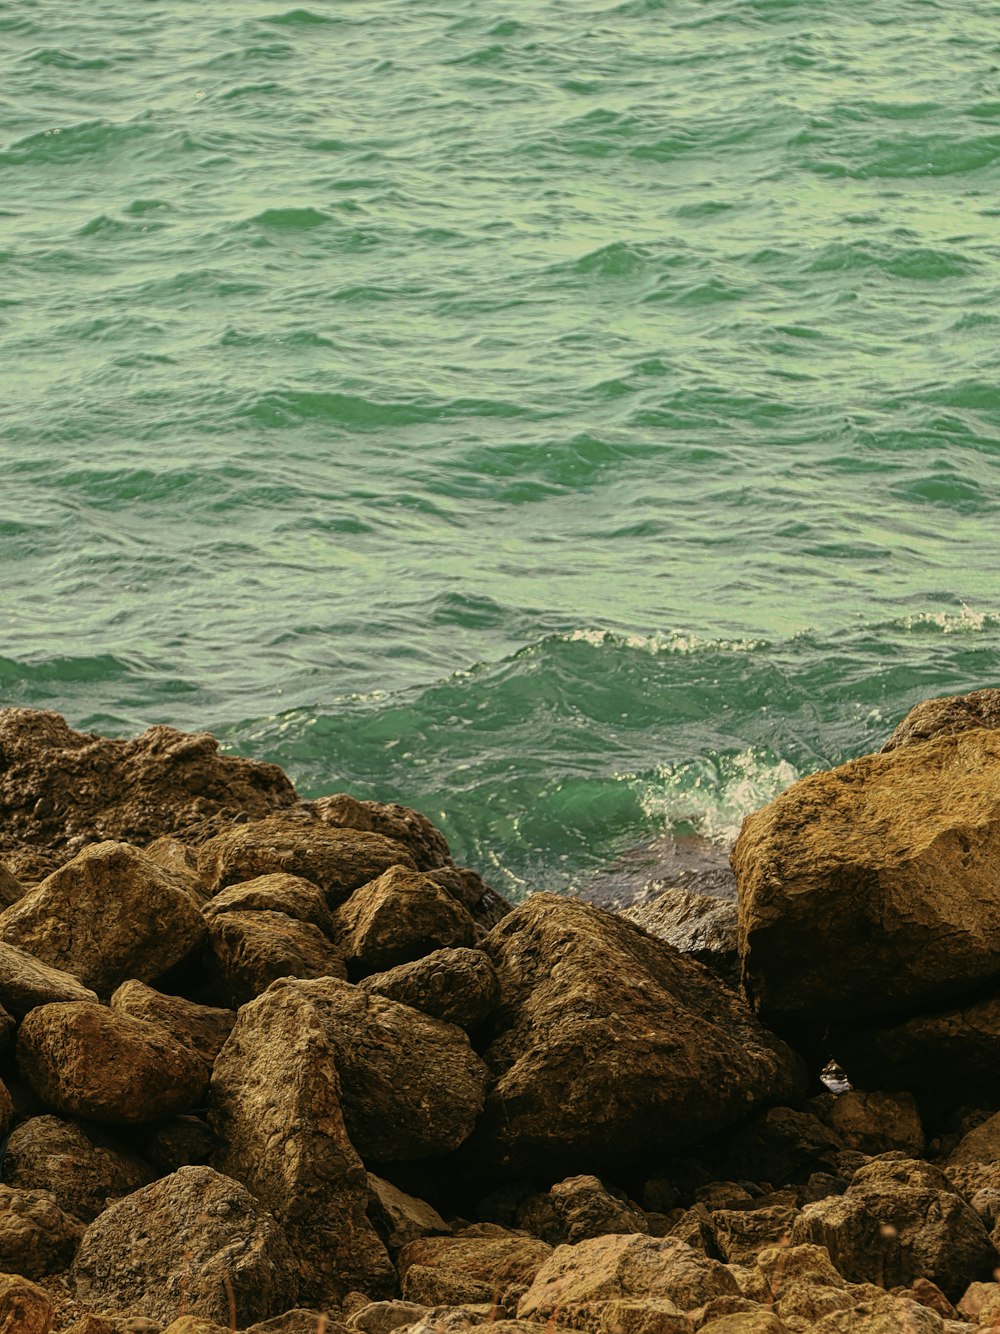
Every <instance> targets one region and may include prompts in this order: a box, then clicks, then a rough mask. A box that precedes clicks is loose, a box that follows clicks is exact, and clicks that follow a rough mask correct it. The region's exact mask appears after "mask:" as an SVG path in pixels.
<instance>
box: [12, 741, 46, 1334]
mask: <svg viewBox="0 0 1000 1334" xmlns="http://www.w3.org/2000/svg"><path fill="white" fill-rule="evenodd" d="M0 753H2V752H0ZM54 1321H55V1309H54V1308H53V1305H52V1302H51V1300H50V1298H49V1295H48V1293H47V1292H45V1290H44V1289H43V1288H40V1287H39V1286H38V1285H37V1284H36V1283H32V1282H31V1281H30V1280H29V1279H27V1278H22V1277H21V1275H20V1274H0V1334H49V1331H50V1330H51V1329H52V1327H53V1324H54Z"/></svg>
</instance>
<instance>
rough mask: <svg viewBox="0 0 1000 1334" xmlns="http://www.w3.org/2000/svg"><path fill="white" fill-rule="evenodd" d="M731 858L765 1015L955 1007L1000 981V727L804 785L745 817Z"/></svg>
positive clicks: (852, 1015) (756, 995)
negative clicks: (960, 1000)
mask: <svg viewBox="0 0 1000 1334" xmlns="http://www.w3.org/2000/svg"><path fill="white" fill-rule="evenodd" d="M732 860H733V868H734V870H735V872H736V878H737V883H738V887H739V898H740V954H741V958H742V968H743V982H744V986H745V988H746V989H747V993H748V995H750V996H751V997H752V998H753V1001H754V1004H755V1006H756V1008H757V1010H758V1011H759V1012H760V1013H761V1014H763V1015H765V1016H769V1017H771V1018H772V1019H773V1020H775V1021H777V1022H779V1023H786V1024H788V1023H809V1024H814V1025H819V1024H824V1025H825V1024H828V1023H830V1024H832V1023H838V1024H839V1023H844V1022H846V1021H855V1020H861V1021H864V1022H865V1023H866V1024H867V1023H870V1022H871V1021H872V1019H873V1018H874V1017H875V1016H878V1015H887V1016H892V1015H905V1014H908V1013H913V1012H914V1011H917V1010H920V1009H927V1008H932V1007H934V1006H935V1005H940V1004H948V1003H954V1002H955V1000H956V999H957V998H958V997H961V996H962V995H963V994H968V993H969V992H971V991H973V990H975V989H976V988H977V987H982V986H984V985H986V984H988V983H989V982H991V981H992V980H994V979H996V978H997V977H998V976H1000V948H998V947H997V946H996V945H995V944H994V941H995V940H997V939H998V938H1000V936H998V929H1000V732H998V731H984V730H979V731H967V732H960V733H956V734H953V735H942V736H937V737H935V738H934V739H932V740H930V741H925V742H923V743H922V744H920V745H913V746H904V747H901V748H899V749H896V750H893V751H891V752H890V753H888V754H885V755H865V756H862V757H861V758H860V759H857V760H851V761H850V762H849V763H848V764H844V765H841V766H840V768H838V769H833V770H830V771H827V772H823V773H817V774H812V775H811V776H809V777H807V778H803V779H801V780H800V781H799V782H797V783H794V784H793V785H792V786H791V787H790V788H788V789H786V791H785V792H783V793H782V794H781V795H780V796H779V797H777V798H776V799H775V800H774V801H772V802H771V803H770V804H769V805H767V806H765V807H764V808H763V810H760V811H757V812H756V813H755V814H753V815H750V816H748V817H747V819H746V820H745V821H744V824H743V828H742V830H741V832H740V836H739V838H738V839H737V841H736V845H735V847H734V848H733V854H732ZM831 960H835V961H836V964H835V966H831ZM837 1055H838V1059H839V1060H841V1061H844V1060H845V1059H846V1057H845V1055H844V1053H842V1052H841V1051H840V1050H839V1049H838V1053H837ZM849 1073H850V1071H849ZM851 1077H852V1078H853V1077H854V1076H853V1075H852V1076H851ZM879 1085H880V1086H881V1087H886V1085H885V1084H884V1083H883V1082H882V1081H881V1080H880V1081H879Z"/></svg>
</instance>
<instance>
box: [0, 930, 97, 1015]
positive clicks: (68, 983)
mask: <svg viewBox="0 0 1000 1334" xmlns="http://www.w3.org/2000/svg"><path fill="white" fill-rule="evenodd" d="M96 1000H97V993H96V992H94V991H91V990H90V988H89V987H85V986H84V985H83V983H82V982H81V981H80V980H79V978H76V977H74V976H73V975H72V973H65V972H63V971H62V969H60V968H50V967H49V965H48V964H46V963H42V961H41V960H40V959H36V958H35V956H34V955H33V954H29V953H28V952H27V951H26V950H19V949H18V948H17V947H16V946H15V945H6V944H4V943H3V942H2V941H0V1001H2V1002H3V1004H4V1006H5V1007H6V1008H7V1009H8V1010H9V1011H10V1012H11V1014H13V1015H17V1016H18V1018H23V1017H24V1016H25V1015H26V1014H27V1013H28V1011H29V1010H33V1009H34V1008H35V1006H36V1005H50V1004H52V1003H54V1002H56V1001H96Z"/></svg>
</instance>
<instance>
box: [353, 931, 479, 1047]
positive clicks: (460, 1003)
mask: <svg viewBox="0 0 1000 1334" xmlns="http://www.w3.org/2000/svg"><path fill="white" fill-rule="evenodd" d="M358 985H359V986H360V987H361V988H362V989H363V990H365V991H377V992H378V994H379V995H380V996H388V998H389V999H390V1000H394V1001H399V1003H400V1004H401V1005H409V1006H410V1007H411V1008H412V1009H414V1010H421V1011H422V1012H423V1013H424V1014H429V1015H431V1016H432V1018H434V1019H443V1020H444V1022H445V1023H448V1024H457V1025H458V1026H459V1028H464V1029H466V1030H471V1029H475V1028H478V1027H479V1025H480V1024H482V1023H484V1022H485V1021H486V1020H487V1019H488V1018H489V1017H490V1015H491V1014H492V1013H493V1011H494V1010H495V1009H496V1007H497V1004H498V1003H499V1000H500V982H499V980H498V978H497V975H496V969H495V968H494V967H493V964H492V963H491V962H490V959H489V956H488V955H486V954H484V953H483V951H482V950H473V949H443V950H434V951H433V952H432V953H430V954H427V955H425V956H424V958H422V959H415V960H414V961H413V962H412V963H404V964H399V965H398V966H397V967H395V968H390V969H388V971H386V972H384V973H372V974H371V975H370V976H369V977H365V978H362V980H361V982H360V983H359V984H358Z"/></svg>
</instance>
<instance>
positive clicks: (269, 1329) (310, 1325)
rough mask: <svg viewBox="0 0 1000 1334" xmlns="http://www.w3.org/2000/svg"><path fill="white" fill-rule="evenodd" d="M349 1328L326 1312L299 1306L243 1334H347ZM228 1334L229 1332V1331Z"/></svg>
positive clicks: (259, 1323)
mask: <svg viewBox="0 0 1000 1334" xmlns="http://www.w3.org/2000/svg"><path fill="white" fill-rule="evenodd" d="M346 1332H347V1326H346V1325H342V1324H341V1323H340V1321H338V1320H333V1319H331V1317H330V1316H328V1315H327V1314H326V1312H325V1311H313V1310H308V1309H307V1308H306V1307H304V1306H298V1307H296V1308H295V1310H294V1311H283V1312H282V1314H281V1315H276V1316H272V1317H271V1319H270V1320H258V1321H257V1323H256V1324H253V1325H250V1326H248V1327H247V1328H246V1329H245V1330H243V1332H242V1334H346ZM227 1334H228V1331H227Z"/></svg>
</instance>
